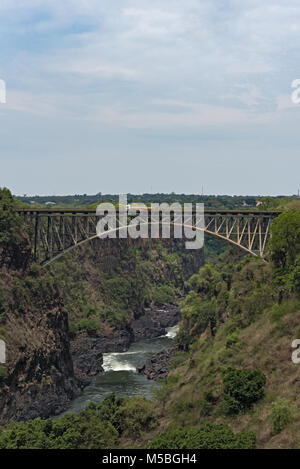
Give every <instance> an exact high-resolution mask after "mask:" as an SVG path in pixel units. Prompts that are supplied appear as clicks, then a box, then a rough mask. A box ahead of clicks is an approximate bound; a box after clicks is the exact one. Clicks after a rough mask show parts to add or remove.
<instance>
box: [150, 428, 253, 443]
mask: <svg viewBox="0 0 300 469" xmlns="http://www.w3.org/2000/svg"><path fill="white" fill-rule="evenodd" d="M255 443H256V436H255V434H254V433H253V432H246V431H243V432H240V433H238V434H236V435H235V434H234V433H233V431H232V430H231V428H230V427H229V426H228V425H225V424H220V425H216V424H212V423H206V424H204V425H201V426H200V427H199V428H186V429H177V430H167V431H166V432H165V433H162V434H161V435H158V436H157V437H155V438H154V440H152V442H151V443H150V444H149V446H148V447H149V448H150V449H252V448H255Z"/></svg>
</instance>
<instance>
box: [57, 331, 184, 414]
mask: <svg viewBox="0 0 300 469" xmlns="http://www.w3.org/2000/svg"><path fill="white" fill-rule="evenodd" d="M177 331H178V326H174V327H168V328H167V329H166V332H167V333H166V335H164V336H162V337H158V338H155V339H147V340H139V341H138V342H134V343H133V344H131V346H130V348H129V350H128V351H127V352H121V353H104V354H103V368H104V373H100V374H99V375H97V376H96V377H95V379H94V380H93V382H92V383H91V385H90V386H87V387H86V388H85V389H84V391H83V393H82V394H81V395H80V396H79V397H78V398H76V399H75V400H74V401H73V403H72V406H71V408H70V409H68V411H67V412H66V413H69V412H79V411H80V410H82V409H84V408H85V407H86V406H87V404H88V403H89V402H101V401H103V399H105V397H107V396H109V395H110V394H111V393H112V392H115V393H116V395H118V396H121V397H126V396H127V397H131V396H136V395H142V396H145V397H147V398H148V399H151V398H152V395H153V389H152V388H153V384H154V382H153V381H151V380H149V379H147V377H146V376H144V375H141V374H139V373H138V372H137V371H136V367H137V366H138V365H141V364H143V363H145V361H146V360H147V359H148V358H150V357H151V356H152V355H153V354H155V353H157V352H160V351H161V350H163V349H165V348H168V347H170V345H171V344H172V341H173V339H174V338H175V337H176V334H177Z"/></svg>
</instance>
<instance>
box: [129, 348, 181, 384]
mask: <svg viewBox="0 0 300 469" xmlns="http://www.w3.org/2000/svg"><path fill="white" fill-rule="evenodd" d="M176 351H177V346H176V345H173V346H172V347H170V348H168V349H165V350H162V351H161V352H158V353H156V354H155V355H153V356H152V357H151V358H149V359H148V360H147V361H146V363H144V364H142V365H139V366H138V367H137V371H138V373H141V374H143V375H145V376H147V378H148V379H160V378H166V377H167V376H168V370H167V366H168V364H169V362H170V359H171V358H172V356H173V355H174V353H175V352H176Z"/></svg>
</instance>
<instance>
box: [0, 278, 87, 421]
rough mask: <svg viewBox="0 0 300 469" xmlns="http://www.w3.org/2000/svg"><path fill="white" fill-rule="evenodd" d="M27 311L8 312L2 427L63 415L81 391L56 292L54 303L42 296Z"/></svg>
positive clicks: (0, 393)
mask: <svg viewBox="0 0 300 469" xmlns="http://www.w3.org/2000/svg"><path fill="white" fill-rule="evenodd" d="M2 274H3V272H2ZM1 280H3V276H2V278H1ZM14 280H15V279H14ZM10 281H11V279H9V278H7V282H10ZM24 307H25V311H23V312H22V313H17V312H16V311H9V312H7V317H6V324H5V330H6V331H7V332H6V337H5V341H6V352H7V364H6V366H5V368H6V372H7V379H5V381H4V382H3V381H2V382H1V383H0V422H1V423H3V422H6V421H8V420H9V419H11V418H13V419H14V420H27V419H30V418H35V417H42V418H46V417H49V416H50V415H56V414H59V413H61V412H62V411H63V410H65V409H66V407H68V405H69V403H70V402H71V400H72V399H73V398H74V397H75V396H76V395H78V393H79V391H80V390H79V387H78V386H77V382H76V380H75V378H74V372H73V363H72V358H71V354H70V343H69V331H68V316H67V312H66V310H65V308H64V305H63V302H62V299H61V298H60V297H59V295H57V294H56V293H55V292H54V291H53V292H52V294H51V299H50V296H49V298H44V297H43V295H42V294H41V295H38V293H37V294H36V296H35V304H33V303H32V304H31V307H30V308H27V305H25V306H24Z"/></svg>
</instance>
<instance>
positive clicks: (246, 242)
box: [16, 208, 282, 265]
mask: <svg viewBox="0 0 300 469" xmlns="http://www.w3.org/2000/svg"><path fill="white" fill-rule="evenodd" d="M16 211H17V212H18V213H19V215H20V216H22V218H23V219H24V221H25V223H26V224H27V225H28V226H29V233H30V240H31V244H32V251H33V258H34V261H36V262H38V263H39V264H41V265H49V264H50V263H52V262H53V261H54V260H56V259H58V258H59V257H61V256H62V255H64V254H65V253H67V252H69V251H70V250H72V249H74V248H75V247H77V246H80V245H82V244H84V243H86V242H88V241H90V240H92V239H95V238H97V237H99V235H98V234H97V232H96V226H97V223H98V221H99V219H100V218H101V217H99V215H97V214H96V212H95V210H93V209H84V208H83V209H71V208H66V209H64V208H58V209H53V208H51V209H49V208H40V209H36V208H19V209H17V210H16ZM280 213H282V212H281V211H262V210H209V209H208V210H205V212H204V228H203V227H202V228H199V227H198V226H197V224H196V211H195V210H193V211H192V212H191V214H190V219H189V220H185V222H183V221H182V219H181V221H180V220H179V221H178V220H177V219H176V213H173V214H172V212H171V225H172V226H173V227H175V226H176V225H177V226H178V225H180V226H182V227H184V226H187V224H188V225H189V227H190V228H191V227H193V229H195V230H201V231H204V233H206V234H208V235H210V236H214V237H216V238H218V239H221V240H223V241H227V242H229V243H231V244H232V245H235V246H238V247H239V248H241V249H243V250H244V251H246V252H248V253H250V254H252V255H254V256H260V257H261V258H264V257H265V253H266V245H267V241H268V239H269V237H270V226H271V223H272V221H273V219H274V218H276V217H277V216H278V215H280ZM116 214H117V220H119V217H118V214H119V212H118V210H117V211H116ZM135 217H136V214H135V215H128V216H127V221H128V223H127V225H124V224H121V223H117V226H116V229H115V230H114V231H115V237H118V236H119V237H124V236H121V235H120V233H121V231H122V230H124V229H125V228H127V227H128V224H129V222H130V220H131V219H133V218H135ZM143 218H144V224H148V226H150V225H151V210H150V209H149V210H144V213H143ZM103 234H104V233H103ZM149 237H150V236H149Z"/></svg>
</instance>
